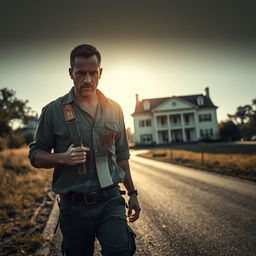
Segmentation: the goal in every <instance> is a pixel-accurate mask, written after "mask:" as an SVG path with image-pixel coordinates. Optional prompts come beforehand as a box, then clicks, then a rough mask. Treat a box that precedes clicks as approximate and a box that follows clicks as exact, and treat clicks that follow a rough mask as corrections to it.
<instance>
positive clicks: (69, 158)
mask: <svg viewBox="0 0 256 256" xmlns="http://www.w3.org/2000/svg"><path fill="white" fill-rule="evenodd" d="M89 150H90V149H89V148H87V147H76V148H75V147H74V145H73V144H71V145H70V146H69V148H68V150H67V151H66V152H65V153H64V156H63V163H64V164H67V165H77V164H83V163H85V162H86V155H87V152H88V151H89Z"/></svg>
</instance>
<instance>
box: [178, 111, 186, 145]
mask: <svg viewBox="0 0 256 256" xmlns="http://www.w3.org/2000/svg"><path fill="white" fill-rule="evenodd" d="M180 118H181V129H182V137H183V141H187V138H186V134H185V127H184V120H183V118H184V116H183V114H180Z"/></svg>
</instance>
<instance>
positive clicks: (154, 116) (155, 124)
mask: <svg viewBox="0 0 256 256" xmlns="http://www.w3.org/2000/svg"><path fill="white" fill-rule="evenodd" d="M153 122H154V128H155V129H154V131H155V138H156V144H159V139H158V132H157V116H156V115H153Z"/></svg>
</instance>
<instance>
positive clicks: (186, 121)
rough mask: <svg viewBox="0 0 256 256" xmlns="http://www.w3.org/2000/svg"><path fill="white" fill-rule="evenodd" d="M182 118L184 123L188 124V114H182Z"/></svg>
mask: <svg viewBox="0 0 256 256" xmlns="http://www.w3.org/2000/svg"><path fill="white" fill-rule="evenodd" d="M184 119H185V123H186V124H188V123H189V115H184Z"/></svg>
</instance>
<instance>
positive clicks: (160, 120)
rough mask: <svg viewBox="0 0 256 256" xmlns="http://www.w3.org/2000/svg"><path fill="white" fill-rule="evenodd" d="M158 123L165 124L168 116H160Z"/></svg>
mask: <svg viewBox="0 0 256 256" xmlns="http://www.w3.org/2000/svg"><path fill="white" fill-rule="evenodd" d="M157 123H158V124H160V125H161V126H165V125H166V123H167V117H166V116H158V117H157Z"/></svg>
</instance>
